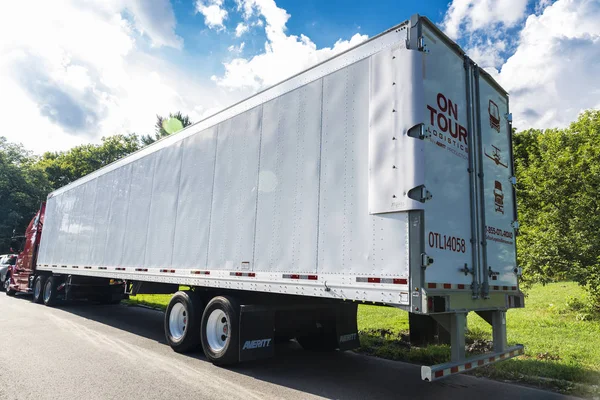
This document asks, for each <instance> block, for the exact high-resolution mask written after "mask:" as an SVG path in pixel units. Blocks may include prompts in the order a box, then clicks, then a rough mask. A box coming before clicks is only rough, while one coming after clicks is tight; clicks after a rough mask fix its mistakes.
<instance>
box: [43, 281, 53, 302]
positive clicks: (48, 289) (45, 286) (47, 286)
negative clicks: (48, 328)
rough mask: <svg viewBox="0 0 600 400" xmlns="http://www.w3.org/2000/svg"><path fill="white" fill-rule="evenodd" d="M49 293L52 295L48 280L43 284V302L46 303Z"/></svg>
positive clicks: (50, 284) (50, 283)
mask: <svg viewBox="0 0 600 400" xmlns="http://www.w3.org/2000/svg"><path fill="white" fill-rule="evenodd" d="M51 295H52V282H50V281H48V282H46V284H45V285H44V303H47V302H48V301H49V300H50V296H51Z"/></svg>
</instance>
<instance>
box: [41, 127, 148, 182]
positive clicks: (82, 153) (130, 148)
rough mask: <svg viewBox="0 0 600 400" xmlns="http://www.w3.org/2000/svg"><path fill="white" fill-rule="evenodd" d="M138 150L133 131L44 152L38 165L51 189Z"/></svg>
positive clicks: (138, 145) (136, 139) (136, 138)
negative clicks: (100, 141)
mask: <svg viewBox="0 0 600 400" xmlns="http://www.w3.org/2000/svg"><path fill="white" fill-rule="evenodd" d="M139 149H140V142H139V138H138V136H137V135H136V134H129V135H114V136H109V137H103V138H102V143H101V144H84V145H81V146H76V147H73V148H72V149H70V150H67V151H61V152H46V153H44V155H43V156H42V158H41V159H40V160H39V162H38V166H39V167H40V168H41V169H42V170H43V171H44V172H45V173H46V175H47V176H48V180H49V181H50V183H51V185H52V188H53V189H57V188H59V187H62V186H65V185H68V184H69V183H71V182H73V181H75V180H77V179H79V178H81V177H82V176H85V175H87V174H89V173H91V172H94V171H95V170H97V169H99V168H102V167H104V166H106V165H108V164H110V163H112V162H115V161H117V160H118V159H120V158H122V157H125V156H126V155H128V154H131V153H133V152H135V151H137V150H139Z"/></svg>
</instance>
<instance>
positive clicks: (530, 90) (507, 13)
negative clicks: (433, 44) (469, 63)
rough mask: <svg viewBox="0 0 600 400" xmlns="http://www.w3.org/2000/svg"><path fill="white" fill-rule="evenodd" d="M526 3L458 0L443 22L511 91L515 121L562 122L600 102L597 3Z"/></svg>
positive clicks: (553, 124) (567, 0) (599, 5)
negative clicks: (529, 8) (528, 5)
mask: <svg viewBox="0 0 600 400" xmlns="http://www.w3.org/2000/svg"><path fill="white" fill-rule="evenodd" d="M525 6H526V1H525V0H507V1H497V2H492V1H491V0H481V1H473V0H454V1H453V2H452V4H451V5H450V7H449V9H448V12H447V13H446V16H445V18H444V28H445V31H446V33H447V34H449V35H450V36H451V37H453V38H461V41H462V42H463V44H465V42H466V45H465V49H466V51H467V54H469V56H470V57H471V58H473V59H474V60H475V61H476V62H477V63H479V65H480V66H481V67H483V68H485V69H486V70H487V71H488V72H489V73H490V74H491V75H492V76H493V77H494V78H495V79H496V80H498V81H499V82H500V84H501V85H502V86H503V87H504V88H505V89H506V90H508V91H509V93H510V95H511V97H510V99H511V109H512V112H513V115H514V125H515V127H517V128H518V129H526V128H531V127H533V128H550V127H564V126H566V125H568V124H569V123H570V122H571V121H573V120H575V119H576V118H577V115H578V114H579V113H580V112H581V111H583V110H585V109H588V108H600V74H598V66H599V65H600V24H599V23H598V21H600V3H599V2H598V1H597V0H557V1H556V2H551V1H550V0H538V1H537V2H536V3H535V5H534V7H533V13H532V14H531V15H529V16H527V15H526V9H525ZM523 21H524V22H523ZM519 24H523V28H522V29H521V30H520V33H519ZM508 54H510V56H508ZM506 57H507V58H506Z"/></svg>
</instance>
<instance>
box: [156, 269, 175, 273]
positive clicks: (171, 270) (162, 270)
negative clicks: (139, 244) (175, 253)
mask: <svg viewBox="0 0 600 400" xmlns="http://www.w3.org/2000/svg"><path fill="white" fill-rule="evenodd" d="M160 272H166V273H169V274H174V273H175V270H174V269H161V270H160Z"/></svg>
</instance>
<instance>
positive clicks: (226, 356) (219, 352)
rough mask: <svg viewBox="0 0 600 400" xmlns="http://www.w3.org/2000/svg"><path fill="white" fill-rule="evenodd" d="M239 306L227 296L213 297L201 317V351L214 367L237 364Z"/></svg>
mask: <svg viewBox="0 0 600 400" xmlns="http://www.w3.org/2000/svg"><path fill="white" fill-rule="evenodd" d="M239 327H240V306H239V304H238V303H237V301H235V300H234V299H233V298H231V297H229V296H217V297H214V298H213V299H212V300H211V301H210V302H209V303H208V305H207V306H206V309H205V310H204V314H203V315H202V329H201V332H202V335H201V338H202V349H203V350H204V354H205V355H206V358H208V359H209V360H210V361H211V362H212V363H213V364H215V365H228V364H235V363H237V362H239V351H238V350H239V349H238V342H239V334H240V332H239Z"/></svg>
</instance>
